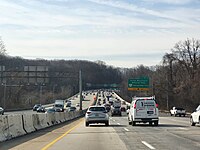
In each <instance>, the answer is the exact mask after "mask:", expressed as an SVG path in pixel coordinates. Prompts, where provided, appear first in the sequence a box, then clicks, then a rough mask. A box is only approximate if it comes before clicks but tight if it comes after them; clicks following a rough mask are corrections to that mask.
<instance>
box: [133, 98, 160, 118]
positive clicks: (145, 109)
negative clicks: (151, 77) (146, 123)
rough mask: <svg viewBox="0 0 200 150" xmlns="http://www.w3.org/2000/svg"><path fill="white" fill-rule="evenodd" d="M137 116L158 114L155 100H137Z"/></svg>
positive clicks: (143, 116)
mask: <svg viewBox="0 0 200 150" xmlns="http://www.w3.org/2000/svg"><path fill="white" fill-rule="evenodd" d="M136 116H137V117H140V118H152V117H155V116H157V114H156V103H155V101H154V100H137V102H136Z"/></svg>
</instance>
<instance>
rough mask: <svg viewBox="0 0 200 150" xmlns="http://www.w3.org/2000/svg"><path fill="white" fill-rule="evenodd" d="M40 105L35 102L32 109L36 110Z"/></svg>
mask: <svg viewBox="0 0 200 150" xmlns="http://www.w3.org/2000/svg"><path fill="white" fill-rule="evenodd" d="M41 106H42V104H35V105H34V106H33V111H37V109H38V108H39V107H41Z"/></svg>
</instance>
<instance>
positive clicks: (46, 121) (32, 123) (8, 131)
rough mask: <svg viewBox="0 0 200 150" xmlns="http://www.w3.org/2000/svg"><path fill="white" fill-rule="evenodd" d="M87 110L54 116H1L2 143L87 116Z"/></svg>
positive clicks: (0, 134) (0, 137) (0, 136)
mask: <svg viewBox="0 0 200 150" xmlns="http://www.w3.org/2000/svg"><path fill="white" fill-rule="evenodd" d="M85 112H86V109H85V110H81V111H74V112H60V113H57V112H56V113H52V114H16V115H8V116H7V115H2V116H0V131H1V132H0V141H1V142H2V141H6V140H9V139H12V138H15V137H18V136H22V135H25V134H28V133H31V132H34V131H37V130H40V129H44V128H46V127H50V126H52V125H55V124H59V123H62V122H65V121H69V120H72V119H75V118H78V117H81V116H83V115H84V114H85Z"/></svg>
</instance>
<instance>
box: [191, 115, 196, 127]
mask: <svg viewBox="0 0 200 150" xmlns="http://www.w3.org/2000/svg"><path fill="white" fill-rule="evenodd" d="M190 125H191V126H195V123H194V121H193V119H192V117H190Z"/></svg>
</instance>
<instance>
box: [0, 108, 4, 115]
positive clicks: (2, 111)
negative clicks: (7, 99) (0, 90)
mask: <svg viewBox="0 0 200 150" xmlns="http://www.w3.org/2000/svg"><path fill="white" fill-rule="evenodd" d="M0 114H1V115H3V114H4V109H3V108H2V107H0Z"/></svg>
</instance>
